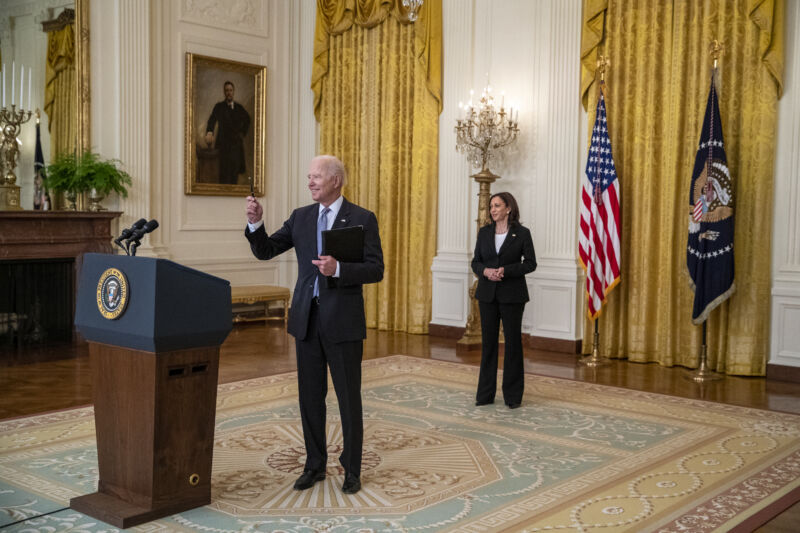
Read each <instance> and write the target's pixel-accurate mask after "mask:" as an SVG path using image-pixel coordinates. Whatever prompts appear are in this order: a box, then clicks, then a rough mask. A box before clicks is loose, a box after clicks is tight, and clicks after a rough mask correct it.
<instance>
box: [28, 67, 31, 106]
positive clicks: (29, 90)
mask: <svg viewBox="0 0 800 533" xmlns="http://www.w3.org/2000/svg"><path fill="white" fill-rule="evenodd" d="M28 109H31V67H28Z"/></svg>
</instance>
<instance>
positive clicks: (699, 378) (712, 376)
mask: <svg viewBox="0 0 800 533" xmlns="http://www.w3.org/2000/svg"><path fill="white" fill-rule="evenodd" d="M707 323H708V321H707V320H703V345H702V346H701V347H700V366H698V367H697V370H690V371H688V372H686V374H685V377H686V378H687V379H691V380H692V381H694V382H695V383H705V382H706V381H716V380H718V379H722V378H723V377H724V376H723V375H722V374H720V373H718V372H714V371H713V370H711V369H710V368H709V367H708V344H707V343H706V328H707Z"/></svg>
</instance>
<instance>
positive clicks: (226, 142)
mask: <svg viewBox="0 0 800 533" xmlns="http://www.w3.org/2000/svg"><path fill="white" fill-rule="evenodd" d="M223 90H224V92H225V99H224V100H223V101H221V102H218V103H217V104H216V105H215V106H214V109H213V110H212V111H211V116H210V117H208V124H207V125H206V138H205V141H206V144H207V145H208V147H209V148H211V145H212V143H213V144H214V146H215V147H216V149H217V151H218V153H219V183H221V184H230V185H236V184H237V183H238V182H239V174H243V173H245V172H247V165H246V163H245V156H244V138H245V135H247V130H248V129H249V128H250V114H249V113H248V112H247V110H245V108H244V107H243V106H242V105H241V104H240V103H238V102H235V101H234V100H233V94H234V91H235V87H234V85H233V82H230V81H226V82H225V83H224V85H223ZM215 128H216V130H217V134H216V140H215V136H214V129H215Z"/></svg>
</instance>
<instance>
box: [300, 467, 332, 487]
mask: <svg viewBox="0 0 800 533" xmlns="http://www.w3.org/2000/svg"><path fill="white" fill-rule="evenodd" d="M323 479H325V470H311V469H307V470H303V475H301V476H300V477H299V478H297V481H295V482H294V490H306V489H310V488H311V487H313V486H314V483H316V482H317V481H322V480H323Z"/></svg>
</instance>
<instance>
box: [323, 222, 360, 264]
mask: <svg viewBox="0 0 800 533" xmlns="http://www.w3.org/2000/svg"><path fill="white" fill-rule="evenodd" d="M322 255H332V256H333V257H334V258H336V260H337V261H339V262H341V263H363V262H364V226H350V227H348V228H339V229H329V230H325V231H323V232H322Z"/></svg>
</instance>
